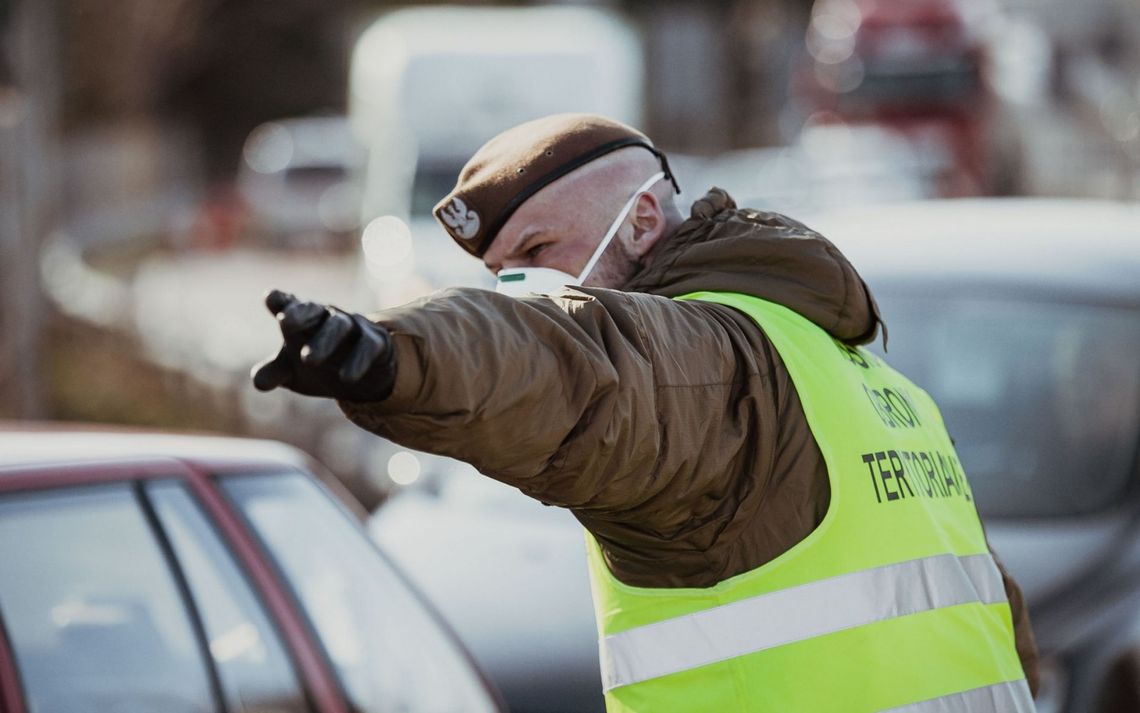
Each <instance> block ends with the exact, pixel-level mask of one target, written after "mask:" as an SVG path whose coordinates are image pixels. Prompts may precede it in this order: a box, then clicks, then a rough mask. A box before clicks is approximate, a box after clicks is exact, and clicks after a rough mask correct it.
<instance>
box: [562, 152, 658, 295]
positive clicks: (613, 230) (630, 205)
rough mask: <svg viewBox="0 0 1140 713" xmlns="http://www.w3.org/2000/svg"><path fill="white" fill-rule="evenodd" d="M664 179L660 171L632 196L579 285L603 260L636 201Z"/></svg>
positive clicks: (600, 244) (603, 239) (580, 276)
mask: <svg viewBox="0 0 1140 713" xmlns="http://www.w3.org/2000/svg"><path fill="white" fill-rule="evenodd" d="M662 178H665V173H664V172H663V171H658V172H657V173H655V174H653V177H652V178H650V179H649V180H648V181H646V182H645V183H642V184H641V187H640V188H638V189H637V190H636V191H635V192H634V194H633V195H632V196H630V199H629V200H628V201H627V202H626V204H625V207H624V208H622V209H621V213H618V217H617V218H616V219H615V220H614V222H613V224H612V225H610V229H609V230H608V231H606V236H605V237H604V238H602V242H600V243H598V247H597V248H595V249H594V254H593V255H591V256H590V260H589V262H587V263H586V267H584V268H582V273H581V274H580V275H578V278H577V279H578V284H579V285H581V284H582V283H584V282H585V281H586V278H587V277H589V275H590V271H591V270H593V269H594V265H596V264H597V263H598V260H600V259H601V257H602V253H604V252H605V251H606V248H607V247H609V244H610V241H612V240H613V239H614V236H615V235H617V231H618V228H620V227H621V224H622V222H623V221H625V217H626V216H627V215H628V214H629V211H630V209H631V208H633V203H634V201H636V200H637V199H638V198H639V197H640V196H641V194H642V193H644V192H645V191H646V190H648V189H649V187H650V186H652V185H653V184H654V183H657V182H658V181H660V180H661V179H662Z"/></svg>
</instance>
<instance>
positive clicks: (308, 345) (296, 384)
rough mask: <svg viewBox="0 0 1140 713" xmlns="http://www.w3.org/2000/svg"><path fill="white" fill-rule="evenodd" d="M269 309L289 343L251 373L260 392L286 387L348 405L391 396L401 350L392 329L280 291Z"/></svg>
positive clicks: (271, 295) (274, 294)
mask: <svg viewBox="0 0 1140 713" xmlns="http://www.w3.org/2000/svg"><path fill="white" fill-rule="evenodd" d="M265 306H266V307H268V308H269V311H270V312H272V313H273V315H274V316H275V317H276V318H277V321H278V322H279V323H280V325H281V335H282V337H284V344H282V346H281V350H280V351H279V352H277V356H275V357H273V358H272V359H267V360H265V361H263V362H261V363H260V364H258V365H257V366H255V367H254V368H253V370H252V371H251V372H250V376H251V377H252V378H253V385H254V386H255V387H256V388H257V389H258V390H259V391H269V390H271V389H275V388H277V387H278V386H284V387H285V388H287V389H289V390H291V391H295V392H297V393H299V394H304V395H306V396H324V397H327V398H333V399H339V400H342V401H382V400H384V399H386V398H388V396H390V395H391V393H392V387H393V386H394V385H395V383H396V350H395V349H394V348H393V344H392V339H391V337H390V336H389V334H388V330H387V329H385V328H384V327H382V326H380V325H378V324H373V323H372V322H369V321H368V320H367V319H366V318H364V317H363V316H361V315H359V314H349V313H347V312H343V311H341V310H339V309H337V308H335V307H328V306H326V305H322V304H318V303H316V302H302V301H300V300H298V299H297V298H296V297H294V296H293V295H291V294H288V293H285V292H281V291H279V290H273V291H272V292H270V293H269V294H268V295H267V296H266V298H265Z"/></svg>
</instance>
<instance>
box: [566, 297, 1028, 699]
mask: <svg viewBox="0 0 1140 713" xmlns="http://www.w3.org/2000/svg"><path fill="white" fill-rule="evenodd" d="M680 299H695V300H701V301H705V302H715V303H719V304H723V305H727V306H729V307H733V308H735V309H737V310H739V311H741V312H743V313H744V314H747V315H748V316H750V317H752V318H753V319H754V320H755V321H756V322H757V324H759V326H760V327H761V328H762V329H763V330H764V333H765V334H766V336H767V337H768V339H769V340H770V341H771V343H772V345H773V346H774V347H775V349H776V351H777V352H778V353H779V355H780V358H781V359H782V360H783V362H784V364H785V366H786V367H787V369H788V373H789V374H790V376H791V380H792V383H793V384H794V385H795V389H796V392H797V393H798V395H799V399H800V403H801V404H802V406H803V413H804V417H805V418H806V420H807V424H808V426H809V428H810V429H811V433H812V435H813V437H814V438H815V441H816V443H817V444H818V446H819V449H820V453H821V454H822V456H823V459H824V463H825V464H826V467H827V477H828V483H829V486H830V504H829V506H828V510H827V512H826V513H825V514H824V516H823V519H822V521H821V522H820V523H819V524H818V525H817V527H816V528H815V529H814V530H813V531H812V532H811V533H810V534H809V535H808V536H807V537H806V538H804V539H803V540H802V541H801V542H799V543H798V544H796V545H795V546H793V547H792V548H790V549H789V550H788V551H786V552H784V553H783V554H781V555H779V556H778V557H776V558H775V559H773V560H772V561H770V562H767V563H765V564H763V565H761V566H759V567H757V568H756V569H753V570H751V571H748V572H743V573H739V574H736V575H733V576H732V577H729V578H727V579H724V580H722V581H720V582H717V583H716V584H714V585H712V586H709V587H704V588H676V589H671V588H644V587H634V586H630V585H627V584H625V583H623V582H621V581H619V580H618V579H617V578H616V577H615V576H614V575H613V572H612V571H611V570H610V569H609V566H608V563H607V560H606V554H607V553H603V551H602V543H599V542H597V541H596V540H595V539H594V538H593V537H592V536H588V537H587V546H588V552H589V556H588V562H589V568H590V578H591V586H592V589H593V594H594V606H595V613H596V616H597V620H598V631H599V640H600V642H601V643H600V649H601V657H602V669H603V679H604V685H605V699H606V706H607V708H608V710H609V711H610V713H643V712H649V711H651V712H652V713H704V712H705V711H749V713H759V712H761V711H763V712H764V713H777V712H778V713H801V712H803V713H877V712H880V711H905V712H906V713H949V712H950V711H953V712H954V713H961V712H962V711H970V712H971V713H974V712H975V711H981V712H983V713H991V712H992V713H998V711H1001V713H1026V712H1028V711H1032V710H1033V705H1032V701H1031V699H1030V697H1029V692H1028V686H1027V684H1026V682H1025V676H1024V672H1023V671H1022V670H1021V662H1020V660H1019V658H1018V655H1017V651H1016V647H1015V646H1014V635H1013V620H1012V616H1011V612H1010V607H1009V603H1008V602H1007V601H1006V597H1005V591H1004V587H1003V583H1002V581H1001V575H1000V573H999V571H998V569H997V566H996V565H995V564H994V562H993V558H992V557H991V555H990V553H989V548H988V546H987V544H986V540H985V534H984V533H983V531H982V527H981V522H980V521H979V519H978V515H977V510H976V508H975V505H974V501H973V491H972V490H971V489H970V486H969V482H968V480H967V478H966V474H965V472H964V471H963V469H962V466H961V463H960V462H959V460H958V457H957V453H956V452H955V450H954V446H953V444H952V442H951V441H950V437H949V434H947V433H946V429H945V427H944V425H943V423H942V417H941V414H940V413H939V412H938V407H937V406H936V405H935V404H934V402H933V400H931V399H930V397H929V396H928V395H927V394H926V393H925V392H924V391H923V390H922V389H921V388H919V387H918V386H917V385H915V384H914V383H912V382H911V381H909V380H908V379H907V378H906V377H904V376H903V375H901V374H899V373H898V372H896V371H894V370H893V369H891V368H890V366H888V365H887V364H886V363H885V362H884V361H883V360H882V359H880V358H879V357H877V356H875V355H874V354H871V353H870V352H869V351H867V350H865V349H863V348H862V347H852V346H850V345H846V344H843V343H841V342H838V341H836V340H835V339H833V338H832V337H830V336H829V335H828V334H827V333H826V332H824V331H823V330H822V329H820V328H819V327H818V326H816V325H814V324H812V323H811V322H809V321H808V320H806V319H805V318H804V317H802V316H800V315H797V314H795V313H794V312H792V311H791V310H788V309H787V308H785V307H781V306H779V305H775V304H772V303H769V302H765V301H763V300H760V299H757V298H755V297H750V296H747V295H740V294H731V293H713V292H703V293H696V294H693V295H687V296H685V297H682V298H680ZM742 411H743V410H742ZM695 419H699V416H695ZM734 423H735V424H736V425H740V426H741V427H744V426H745V425H747V424H745V422H744V421H739V422H735V421H734ZM693 427H694V428H700V427H701V424H700V423H699V422H697V421H694V424H693ZM756 437H760V435H759V434H757V436H756ZM757 467H758V468H760V467H763V466H762V465H758V466H757ZM762 476H763V473H757V474H755V477H757V478H761V477H762ZM745 477H749V476H745ZM745 485H746V484H739V487H744V486H745ZM733 487H738V486H737V485H734V486H733ZM775 487H779V486H778V485H776V486H775ZM609 554H620V552H619V553H609Z"/></svg>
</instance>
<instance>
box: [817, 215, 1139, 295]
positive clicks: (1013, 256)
mask: <svg viewBox="0 0 1140 713" xmlns="http://www.w3.org/2000/svg"><path fill="white" fill-rule="evenodd" d="M805 222H806V223H807V224H808V225H809V226H810V227H811V228H813V229H815V230H818V231H819V232H820V233H822V234H823V235H824V236H826V237H827V238H828V239H830V240H831V241H832V242H834V243H835V244H836V245H837V246H838V247H839V249H840V250H841V251H842V252H843V253H844V254H845V255H846V256H847V257H848V258H849V259H850V260H851V262H852V263H853V264H854V265H855V267H856V269H857V270H859V272H860V273H861V274H862V275H863V277H864V279H866V280H867V282H868V283H869V284H870V285H871V287H872V288H874V287H875V286H876V284H888V283H895V284H897V283H907V284H913V283H919V284H922V285H929V286H931V287H938V286H949V287H953V286H955V285H957V286H966V285H975V286H992V287H1005V288H1009V289H1024V288H1031V287H1036V288H1041V289H1045V290H1050V291H1053V292H1055V293H1058V294H1061V293H1069V294H1071V293H1082V294H1086V295H1088V296H1090V297H1093V298H1101V299H1109V300H1117V301H1120V300H1123V301H1125V302H1128V303H1130V304H1133V303H1135V304H1140V204H1137V203H1114V202H1109V201H1094V200H1080V199H1021V198H1016V199H1015V198H994V199H958V200H934V201H916V202H911V203H899V204H885V205H867V206H861V207H858V208H848V209H841V210H836V211H831V212H828V213H823V214H820V215H817V216H814V217H809V218H808V219H807V220H806V221H805Z"/></svg>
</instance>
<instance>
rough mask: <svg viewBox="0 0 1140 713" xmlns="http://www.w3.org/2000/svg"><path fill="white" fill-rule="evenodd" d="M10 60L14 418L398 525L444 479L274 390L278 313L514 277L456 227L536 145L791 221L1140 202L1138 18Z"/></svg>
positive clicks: (179, 17) (287, 32)
mask: <svg viewBox="0 0 1140 713" xmlns="http://www.w3.org/2000/svg"><path fill="white" fill-rule="evenodd" d="M551 13H554V14H551ZM0 50H2V51H0V162H2V163H0V335H2V342H0V416H2V417H4V418H9V419H24V418H31V419H61V420H85V421H99V422H112V423H123V424H132V425H147V426H160V427H176V428H180V429H194V430H197V429H205V430H212V431H225V432H232V433H241V434H253V435H262V436H271V437H275V438H280V439H283V440H286V441H289V442H292V443H295V444H297V445H299V446H301V447H303V448H305V449H306V450H308V451H310V452H311V453H313V454H315V455H317V456H318V457H319V458H321V459H322V460H323V461H324V462H325V463H326V464H327V465H328V466H329V467H330V468H331V469H333V470H334V471H335V472H336V473H337V475H339V476H340V477H341V478H342V479H344V480H345V482H346V483H348V484H349V486H350V487H351V489H352V490H353V491H354V492H355V493H356V494H357V495H358V496H359V497H361V498H362V499H363V500H364V502H365V504H366V505H370V506H374V505H376V504H377V503H378V502H380V501H381V500H382V499H383V498H384V497H385V495H386V494H387V493H388V492H389V491H390V490H391V489H392V487H393V485H394V484H396V483H400V482H406V481H408V480H409V479H415V478H416V477H417V476H418V475H419V474H420V472H421V470H422V468H423V467H425V466H424V463H421V462H420V461H421V460H422V459H418V458H411V459H409V458H408V457H407V456H406V455H401V454H400V453H399V451H398V449H395V448H394V447H392V446H390V445H389V444H386V443H383V442H381V441H379V440H378V439H375V438H372V437H366V436H363V434H359V433H357V432H356V431H355V430H354V429H353V428H352V427H351V426H349V425H348V424H347V422H345V421H344V420H343V419H342V418H341V417H340V415H339V413H337V412H336V410H335V408H332V407H330V405H329V404H326V403H321V402H317V401H312V400H307V399H298V398H293V397H291V396H290V395H289V394H285V393H273V394H268V395H262V394H257V393H254V392H253V391H252V389H250V388H249V387H248V381H247V372H248V369H249V367H250V365H251V364H252V363H254V362H255V361H258V360H259V359H261V358H263V357H265V356H267V355H268V353H269V352H270V351H271V350H272V349H273V348H274V344H275V336H274V329H275V325H274V324H273V321H272V320H271V319H269V318H268V316H267V315H266V314H265V313H264V312H263V308H262V306H261V303H260V299H261V295H262V293H263V292H264V291H265V290H267V289H268V288H270V287H282V288H285V289H288V290H291V291H294V292H296V293H298V294H301V295H303V296H305V297H309V298H313V299H319V300H328V301H332V302H335V303H337V304H339V305H341V306H344V307H346V308H350V309H355V310H368V309H372V308H375V307H379V306H383V305H386V304H393V303H399V302H403V301H406V300H408V299H410V298H413V297H415V296H418V295H420V294H423V293H425V292H427V291H430V290H431V289H434V288H437V287H440V286H444V285H448V284H472V285H478V284H489V278H488V277H487V276H485V275H483V274H482V271H481V268H480V266H479V265H478V263H477V262H476V261H474V260H470V259H468V258H467V257H466V256H465V255H463V254H462V253H461V251H457V250H454V249H452V248H451V246H450V245H449V244H448V243H447V241H446V240H445V239H444V237H443V233H442V232H441V231H440V230H439V229H438V228H436V227H435V226H434V224H433V223H432V222H431V221H430V216H429V214H428V211H429V209H430V207H431V205H432V204H433V203H434V202H435V201H436V200H438V199H439V197H441V196H442V195H444V194H445V193H446V192H447V191H448V190H449V189H450V187H451V185H452V184H453V182H454V178H455V174H456V172H457V170H458V168H459V167H460V166H461V165H462V163H463V161H464V160H465V158H466V157H467V156H468V155H469V154H470V153H471V151H472V150H473V149H474V148H475V147H477V146H478V145H479V144H480V143H481V142H482V141H484V140H486V139H487V138H489V137H490V136H492V135H494V134H495V133H497V132H499V131H501V130H502V129H504V128H506V127H508V126H510V125H512V124H515V123H518V122H519V121H523V120H526V119H529V118H532V117H535V116H540V115H543V114H548V113H552V112H556V111H571V110H585V111H597V112H601V113H605V114H608V115H611V116H614V117H616V118H619V119H623V120H625V121H629V122H632V123H634V124H636V125H638V126H641V127H643V128H644V130H645V131H646V132H647V133H648V134H649V135H650V136H651V137H653V138H654V140H655V141H656V142H657V143H658V144H659V145H660V146H661V147H663V148H664V149H665V150H666V151H668V152H669V153H670V155H671V156H673V157H674V158H673V162H674V164H675V167H676V170H677V172H678V174H680V178H681V183H682V187H683V189H684V190H685V193H686V194H687V197H689V198H692V197H694V196H695V195H700V194H701V193H702V192H703V191H704V190H705V189H707V188H708V187H709V186H711V185H714V184H716V185H720V186H722V187H724V188H727V189H729V190H730V191H731V192H732V193H733V194H734V196H735V197H736V198H737V201H738V202H739V203H742V204H747V205H749V206H751V207H756V208H767V209H772V210H777V211H780V212H785V213H789V214H791V215H793V216H797V215H800V214H802V213H805V212H812V211H816V210H819V209H826V208H830V207H833V206H837V205H844V204H867V203H871V202H878V201H897V200H903V199H911V198H924V197H961V196H977V195H1033V196H1071V197H1098V198H1109V199H1135V198H1136V197H1137V195H1138V191H1140V186H1138V183H1137V177H1138V174H1137V170H1138V166H1140V163H1138V162H1140V84H1138V82H1137V76H1140V72H1138V70H1140V3H1137V2H1135V0H1090V1H1089V2H1084V3H1080V4H1079V6H1078V5H1076V4H1073V3H1067V2H1062V1H1061V0H1040V1H1038V2H1030V1H1028V0H992V1H987V0H908V1H906V2H903V1H902V0H879V1H878V2H869V1H866V0H858V1H856V0H817V1H816V2H812V1H811V0H704V1H702V2H681V1H679V0H656V1H655V2H647V1H643V0H640V1H639V0H625V1H622V2H619V1H614V2H596V3H588V2H578V3H573V2H563V3H552V4H548V5H543V4H539V3H517V4H514V5H511V6H501V5H500V6H495V7H491V6H489V5H487V4H486V3H468V4H466V5H463V4H453V5H448V6H446V7H444V6H433V5H429V4H426V3H425V4H420V5H413V6H402V7H396V6H395V5H392V4H389V3H385V2H380V1H378V0H371V1H369V0H164V2H161V3H155V2H152V1H151V0H34V1H32V0H23V1H21V0H0ZM383 216H397V217H399V218H400V219H401V221H393V220H390V219H384V220H376V219H377V218H380V217H383ZM405 224H406V225H410V226H411V231H410V233H409V231H407V230H404V229H403V227H402V226H403V225H405ZM394 456H400V457H395V458H394Z"/></svg>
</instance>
